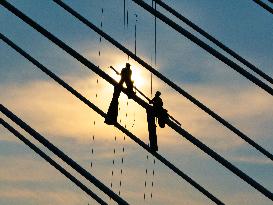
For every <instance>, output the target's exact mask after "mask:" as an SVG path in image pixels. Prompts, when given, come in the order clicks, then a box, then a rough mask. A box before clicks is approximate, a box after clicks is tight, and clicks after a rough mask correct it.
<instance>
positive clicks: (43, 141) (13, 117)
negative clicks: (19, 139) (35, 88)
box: [0, 104, 128, 205]
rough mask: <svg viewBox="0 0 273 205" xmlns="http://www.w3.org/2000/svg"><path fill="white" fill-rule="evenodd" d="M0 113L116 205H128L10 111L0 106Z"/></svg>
mask: <svg viewBox="0 0 273 205" xmlns="http://www.w3.org/2000/svg"><path fill="white" fill-rule="evenodd" d="M0 111H1V112H2V113H3V114H4V115H6V116H7V117H8V118H9V119H11V120H12V121H13V122H15V123H16V124H17V125H18V126H20V127H21V128H22V129H24V130H25V131H26V132H27V133H29V134H30V135H31V136H33V137H34V138H35V139H36V140H37V141H39V142H40V143H41V144H42V145H44V146H45V147H46V148H47V149H49V150H50V151H51V152H53V153H54V154H55V155H57V156H58V157H59V158H60V159H62V160H63V161H64V162H65V163H67V164H68V165H70V166H71V167H72V168H73V169H75V170H76V171H77V172H78V173H79V174H81V175H82V176H83V177H85V178H86V179H87V180H88V181H90V182H91V183H92V184H94V185H95V186H96V187H97V188H99V189H100V190H101V191H103V192H104V193H105V194H107V195H108V196H109V197H111V198H112V199H113V200H115V201H116V202H117V203H118V204H122V205H128V203H127V202H126V201H124V200H123V199H122V198H121V197H120V196H118V195H117V194H116V193H114V192H113V191H112V190H111V189H109V188H108V187H107V186H105V185H104V184H103V183H102V182H100V181H99V180H98V179H96V178H95V177H94V176H93V175H91V174H90V173H89V172H88V171H86V170H85V169H84V168H82V167H81V166H80V165H79V164H78V163H77V162H75V161H74V160H73V159H71V158H70V157H68V156H67V155H66V154H65V153H63V152H62V151H61V150H60V149H59V148H57V147H56V146H55V145H53V144H52V143H51V142H49V141H48V140H47V139H46V138H44V137H43V136H42V135H40V134H39V133H38V132H36V131H35V130H34V129H32V128H31V127H30V126H29V125H27V124H26V123H25V122H23V121H22V120H21V119H20V118H18V117H17V116H16V115H14V114H13V113H12V112H11V111H9V110H8V109H7V108H6V107H4V106H3V105H2V104H0Z"/></svg>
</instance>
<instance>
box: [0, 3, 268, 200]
mask: <svg viewBox="0 0 273 205" xmlns="http://www.w3.org/2000/svg"><path fill="white" fill-rule="evenodd" d="M133 1H134V0H133ZM3 2H5V4H4V5H6V4H8V5H7V7H6V6H5V7H6V8H7V9H9V10H10V11H11V12H12V13H14V14H15V15H16V16H18V17H19V18H21V19H22V20H23V21H25V22H26V23H28V24H29V25H30V26H32V27H33V28H34V29H36V30H37V31H38V32H40V33H41V34H43V35H44V36H45V37H47V38H48V39H49V40H51V41H52V42H54V43H55V44H56V45H58V46H59V47H60V48H62V49H63V50H64V51H66V52H67V53H69V54H70V55H71V56H73V57H74V58H75V59H77V60H78V61H79V62H81V63H82V64H84V65H85V66H86V67H88V68H89V69H91V70H92V71H94V72H95V73H97V74H98V75H100V77H102V78H103V79H105V80H107V81H108V82H109V83H111V84H112V85H114V86H117V85H118V84H117V82H116V81H115V80H114V79H113V78H111V77H110V76H109V75H107V74H106V73H105V72H103V71H102V70H101V69H99V68H98V67H97V66H95V65H94V64H93V63H91V62H90V61H88V60H87V59H86V58H84V57H83V56H82V55H80V54H79V53H77V52H76V51H75V50H73V49H72V48H71V47H69V46H67V45H66V44H65V43H64V42H62V41H61V40H60V39H58V38H57V37H55V36H54V35H53V34H51V33H50V32H48V31H47V30H45V29H44V28H42V27H41V26H40V25H39V24H37V23H36V22H34V21H33V20H32V19H30V18H29V17H27V16H26V15H25V14H23V13H22V12H21V11H19V10H18V9H16V8H15V7H13V6H12V5H11V4H9V3H7V2H6V1H4V0H3ZM3 2H0V3H2V4H3ZM122 92H124V93H125V94H127V95H128V94H129V92H128V91H127V90H126V89H124V88H122ZM132 99H133V100H134V101H135V102H137V103H138V104H139V105H141V106H142V107H143V108H145V109H148V108H150V105H149V104H147V103H146V102H145V101H143V100H142V99H141V98H139V97H138V96H133V97H132ZM167 124H168V125H169V126H170V127H171V128H173V129H174V128H175V129H174V130H175V131H176V132H178V133H180V134H181V135H182V136H184V137H185V138H186V139H188V140H189V141H190V142H192V143H193V144H194V145H196V146H197V147H199V148H200V149H201V150H202V151H204V152H205V153H207V154H208V155H209V156H211V157H212V158H214V159H215V160H216V161H218V162H219V163H220V164H222V165H223V166H225V167H226V168H227V169H229V170H230V171H231V172H233V173H234V174H236V175H237V176H239V177H240V178H241V179H243V180H244V181H245V182H247V183H248V184H250V185H251V186H252V187H254V188H255V189H257V190H258V191H260V192H261V193H262V194H263V195H265V196H266V197H268V198H273V196H272V193H271V192H270V191H269V190H267V189H266V188H265V187H263V186H262V185H260V184H259V183H258V182H256V181H255V180H253V179H252V178H251V177H249V176H248V175H246V174H245V173H244V172H242V171H241V170H239V169H238V168H237V167H235V166H234V165H232V164H231V163H230V162H228V161H227V160H226V159H224V158H223V157H221V156H220V155H219V154H217V153H216V152H214V151H213V150H211V149H210V148H209V147H207V146H206V145H204V144H203V143H202V142H200V141H199V140H198V139H196V138H195V137H193V136H192V135H191V134H189V133H188V132H187V131H185V130H184V129H182V128H181V127H179V126H178V125H176V124H175V123H173V122H172V121H171V120H168V121H167ZM182 133H183V134H185V135H183V134H182Z"/></svg>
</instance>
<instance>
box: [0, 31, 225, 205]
mask: <svg viewBox="0 0 273 205" xmlns="http://www.w3.org/2000/svg"><path fill="white" fill-rule="evenodd" d="M0 38H1V39H2V40H3V41H4V42H6V43H7V44H8V45H9V46H11V47H12V48H13V49H15V50H16V51H17V52H18V53H20V54H21V55H22V56H24V57H25V58H26V59H27V60H29V61H30V62H31V63H33V64H34V65H35V66H37V67H38V68H39V69H40V70H42V71H43V72H44V73H46V74H47V75H48V76H49V77H51V78H52V79H53V80H55V81H56V82H57V83H58V84H60V85H61V86H62V87H63V88H65V89H66V90H68V91H69V92H70V93H71V94H73V95H74V96H75V97H77V98H78V99H79V100H81V101H82V102H83V103H84V104H86V105H87V106H88V107H90V108H91V109H93V110H94V111H95V112H97V113H98V114H99V115H101V116H102V117H104V118H105V117H106V113H104V112H103V111H102V110H101V109H99V108H98V107H97V106H96V105H94V104H93V103H91V102H90V101H89V100H87V99H86V98H85V97H84V96H82V95H81V94H80V93H79V92H77V91H76V90H74V89H73V88H72V87H71V86H69V85H68V84H67V83H65V82H64V81H63V80H62V79H60V78H59V77H58V76H56V75H55V74H54V73H52V72H51V71H50V70H48V69H47V68H46V67H45V66H43V65H42V64H41V63H39V62H38V61H37V60H35V59H34V58H33V57H31V56H30V55H29V54H27V53H26V52H25V51H23V50H22V49H21V48H19V47H18V46H17V45H15V44H14V43H13V42H12V41H10V40H9V39H8V38H6V37H5V36H4V35H2V34H1V33H0ZM116 84H117V82H116ZM3 109H4V107H3V106H2V105H0V111H2V112H3ZM6 111H8V110H6ZM15 119H16V118H15ZM114 126H115V127H116V128H118V129H119V130H120V131H122V132H123V133H124V134H126V135H127V136H128V137H130V138H131V139H132V140H133V141H134V142H136V143H137V144H138V145H140V146H141V147H142V148H144V149H145V150H147V151H148V152H149V153H151V154H152V155H153V156H154V157H156V158H157V159H158V160H159V161H161V162H162V163H163V164H165V165H166V166H167V167H169V168H170V169H171V170H172V171H173V172H175V173H176V174H177V175H179V176H180V177H181V178H183V179H184V180H186V181H187V182H188V183H190V184H191V185H192V186H193V187H195V188H196V189H197V190H199V191H200V192H201V193H202V194H204V195H205V196H207V197H208V198H209V199H211V200H212V201H214V202H215V203H216V204H224V203H223V202H221V201H220V200H219V199H217V198H216V197H215V196H213V195H212V194H211V193H209V192H208V191H207V190H206V189H204V188H203V187H202V186H200V185H199V184H198V183H196V182H195V181H194V180H193V179H191V178H190V177H189V176H187V175H186V174H184V173H183V172H182V171H181V170H180V169H178V168H177V167H176V166H175V165H173V164H172V163H171V162H169V161H168V160H167V159H165V158H164V157H163V156H161V155H160V154H158V153H156V152H153V151H152V150H151V149H150V147H149V146H148V145H146V144H145V143H144V142H143V141H141V140H140V139H139V138H138V137H136V136H135V135H133V134H132V133H131V132H129V131H128V130H127V129H125V128H124V127H123V126H121V125H120V124H119V123H116V124H114Z"/></svg>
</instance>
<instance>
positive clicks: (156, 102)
mask: <svg viewBox="0 0 273 205" xmlns="http://www.w3.org/2000/svg"><path fill="white" fill-rule="evenodd" d="M160 95H161V92H159V91H156V93H155V97H154V98H153V99H152V100H151V101H150V104H153V111H154V114H155V117H157V119H158V124H159V126H160V127H161V128H164V127H165V124H166V121H167V119H168V117H169V115H168V111H167V110H166V109H164V108H163V101H162V99H161V97H160Z"/></svg>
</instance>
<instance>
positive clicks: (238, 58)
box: [154, 0, 273, 84]
mask: <svg viewBox="0 0 273 205" xmlns="http://www.w3.org/2000/svg"><path fill="white" fill-rule="evenodd" d="M154 1H155V2H156V3H157V4H158V5H160V6H161V7H163V8H164V9H165V10H167V11H168V12H170V13H171V14H173V15H174V16H176V17H177V18H178V19H180V20H181V21H183V22H184V23H185V24H187V25H188V26H190V27H191V28H193V29H194V30H195V31H197V32H198V33H200V34H201V35H203V36H204V37H205V38H207V39H208V40H210V41H211V42H213V43H214V44H215V45H217V46H218V47H219V48H221V49H223V50H224V51H225V52H227V53H228V54H230V55H231V56H232V57H234V58H235V59H237V60H238V61H240V62H241V63H243V64H244V65H245V66H247V67H248V68H250V69H251V70H252V71H254V72H255V73H257V74H258V75H260V76H261V77H263V78H264V79H265V80H267V81H268V82H270V83H271V84H273V79H272V78H271V77H270V76H269V75H267V74H266V73H264V72H263V71H261V70H260V69H259V68H257V67H256V66H255V65H253V64H252V63H250V62H249V61H247V60H246V59H244V58H243V57H241V56H240V55H239V54H237V53H236V52H235V51H233V50H231V49H230V48H229V47H227V46H226V45H224V44H223V43H222V42H220V41H219V40H217V39H216V38H215V37H213V36H212V35H210V34H209V33H207V32H206V31H205V30H203V29H202V28H200V27H199V26H197V25H196V24H194V23H193V22H192V21H190V20H189V19H187V18H186V17H185V16H183V15H182V14H181V13H179V12H177V11H176V10H174V9H173V8H172V7H170V6H169V5H167V4H166V3H165V2H163V1H162V0H154Z"/></svg>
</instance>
